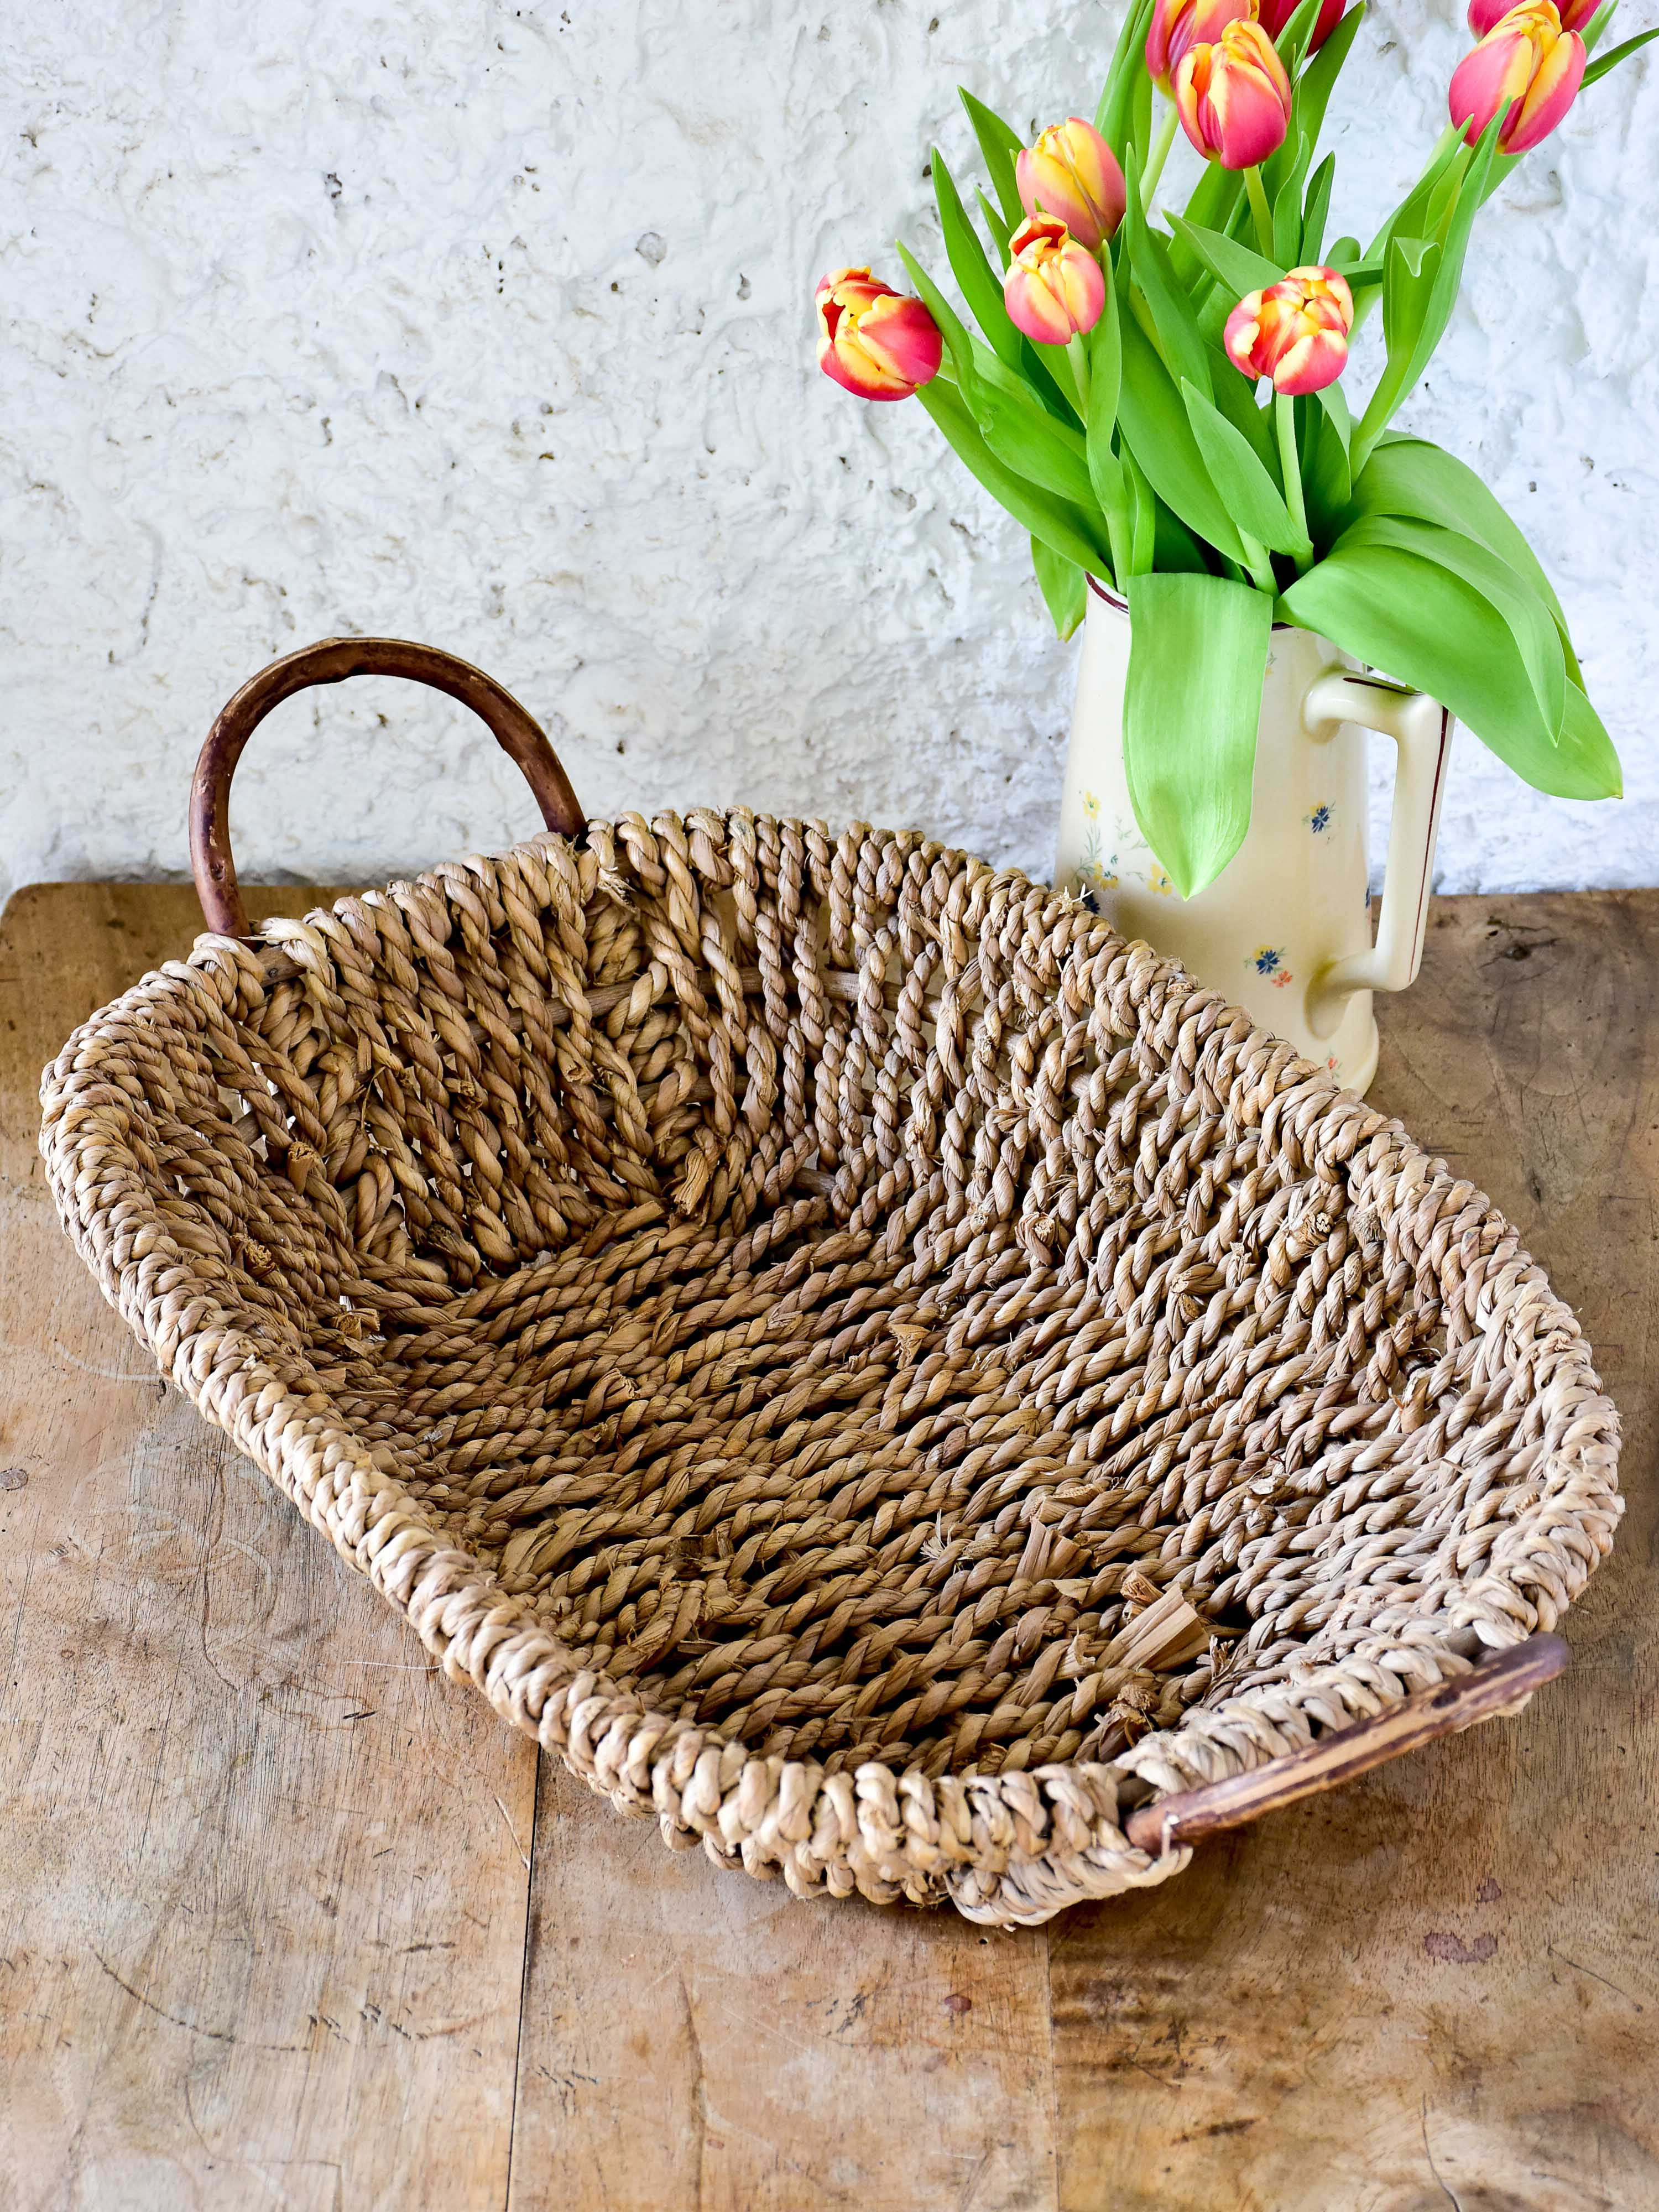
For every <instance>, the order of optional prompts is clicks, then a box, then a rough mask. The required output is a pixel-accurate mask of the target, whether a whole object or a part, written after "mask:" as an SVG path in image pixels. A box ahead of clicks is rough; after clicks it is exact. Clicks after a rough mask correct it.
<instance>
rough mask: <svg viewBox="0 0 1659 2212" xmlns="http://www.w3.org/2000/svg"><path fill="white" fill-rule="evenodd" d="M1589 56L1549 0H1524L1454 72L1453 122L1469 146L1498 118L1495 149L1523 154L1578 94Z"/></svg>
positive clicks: (1537, 141)
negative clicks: (1498, 124)
mask: <svg viewBox="0 0 1659 2212" xmlns="http://www.w3.org/2000/svg"><path fill="white" fill-rule="evenodd" d="M1587 59H1588V56H1587V55H1586V53H1585V51H1584V41H1583V40H1582V39H1581V38H1580V37H1579V35H1578V33H1577V31H1568V30H1564V29H1563V28H1562V26H1561V17H1560V15H1559V14H1558V13H1557V11H1556V8H1555V5H1554V0H1522V4H1521V5H1520V6H1519V7H1518V8H1511V9H1510V11H1509V13H1508V14H1507V15H1502V16H1500V17H1499V18H1498V21H1497V22H1496V23H1495V24H1494V25H1493V26H1492V29H1491V30H1490V31H1488V32H1487V33H1486V36H1485V38H1483V39H1482V40H1481V41H1480V45H1479V46H1477V47H1476V48H1475V50H1474V52H1473V53H1472V54H1467V55H1465V57H1464V58H1463V59H1462V61H1461V62H1460V63H1459V64H1458V65H1457V68H1456V70H1455V72H1454V73H1453V76H1452V81H1451V93H1450V97H1449V102H1448V105H1449V107H1450V109H1451V119H1452V121H1453V122H1454V123H1455V124H1456V125H1458V126H1459V127H1460V128H1461V129H1462V132H1463V135H1464V137H1466V138H1467V139H1468V141H1469V143H1470V144H1471V145H1473V144H1474V142H1475V140H1477V139H1478V138H1479V137H1480V134H1481V132H1482V131H1485V130H1486V126H1487V125H1488V124H1490V123H1491V122H1492V118H1494V117H1495V116H1501V117H1503V118H1504V120H1503V122H1502V124H1501V125H1500V126H1499V129H1498V152H1499V153H1500V154H1524V153H1526V152H1527V151H1528V149H1530V148H1531V147H1534V146H1535V145H1537V144H1538V143H1539V141H1540V140H1541V139H1543V138H1547V137H1549V135H1550V133H1551V131H1553V130H1554V128H1555V126H1556V125H1557V124H1558V123H1559V121H1560V120H1561V118H1562V117H1563V116H1564V115H1565V113H1566V112H1567V110H1568V109H1569V108H1570V107H1571V106H1572V103H1573V101H1574V100H1576V99H1577V96H1578V88H1579V86H1580V85H1581V84H1582V83H1583V77H1584V64H1585V62H1586V60H1587Z"/></svg>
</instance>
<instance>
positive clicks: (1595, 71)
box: [1580, 30, 1659, 90]
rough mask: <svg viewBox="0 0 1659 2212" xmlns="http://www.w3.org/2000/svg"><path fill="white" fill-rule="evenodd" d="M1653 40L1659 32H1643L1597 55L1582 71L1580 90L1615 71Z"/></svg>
mask: <svg viewBox="0 0 1659 2212" xmlns="http://www.w3.org/2000/svg"><path fill="white" fill-rule="evenodd" d="M1653 39H1659V30H1652V31H1643V32H1642V33H1639V35H1638V37H1636V38H1633V39H1626V41H1625V43H1624V45H1623V46H1614V47H1613V48H1612V49H1611V50H1610V51H1609V52H1607V53H1605V54H1598V55H1597V56H1596V58H1595V60H1594V61H1593V62H1592V63H1591V64H1590V65H1589V68H1588V69H1587V70H1585V71H1584V83H1583V86H1582V87H1581V88H1580V89H1581V90H1583V89H1585V88H1588V87H1589V86H1590V85H1593V84H1596V83H1599V82H1600V81H1601V78H1603V77H1604V76H1606V75H1607V71H1608V70H1616V69H1617V68H1618V66H1619V64H1620V62H1627V61H1628V60H1629V59H1630V58H1631V56H1632V54H1634V53H1639V52H1641V50H1642V48H1643V47H1644V46H1646V45H1647V44H1648V43H1649V41H1650V40H1653Z"/></svg>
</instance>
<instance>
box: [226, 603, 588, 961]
mask: <svg viewBox="0 0 1659 2212" xmlns="http://www.w3.org/2000/svg"><path fill="white" fill-rule="evenodd" d="M349 676H406V677H409V678H411V679H412V680H413V681H414V682H415V683H416V684H429V685H430V686H431V687H432V689H433V690H435V691H446V692H447V693H448V695H449V696H450V697H451V698H452V699H459V701H460V702H461V704H462V705H463V706H464V707H470V708H471V709H472V711H473V713H474V714H477V717H478V718H479V720H481V721H483V722H484V723H485V724H487V725H488V726H489V731H490V732H491V734H492V735H493V736H494V738H495V742H496V743H497V744H499V745H500V746H501V750H502V751H503V752H504V753H507V755H508V756H509V757H511V758H512V759H513V760H514V761H515V762H516V763H518V765H519V767H520V769H522V770H523V771H524V778H525V781H526V783H527V784H528V785H529V786H530V788H531V790H532V793H534V795H535V799H536V804H537V805H538V806H539V807H540V808H541V811H542V820H543V821H544V823H545V824H546V825H547V827H548V828H549V829H556V830H558V831H560V832H561V833H562V835H563V836H567V837H576V836H580V834H581V831H582V829H583V828H584V827H585V826H586V825H585V822H584V817H583V815H582V811H581V808H580V806H579V805H577V803H576V794H575V793H574V791H573V790H572V789H571V787H570V779H569V777H568V775H566V774H565V772H564V770H563V769H562V768H561V767H560V765H559V757H558V755H557V754H556V752H555V751H554V750H553V748H552V746H551V745H550V744H549V743H548V740H547V732H545V731H544V729H543V728H542V726H541V724H540V723H539V722H538V721H537V720H535V718H534V716H533V715H532V714H527V713H526V710H525V709H524V708H522V707H521V706H520V704H519V702H518V701H517V700H516V699H515V698H514V697H513V695H512V693H511V692H510V691H505V690H502V688H501V685H500V684H497V683H496V681H495V678H493V677H491V676H486V675H485V674H484V672H483V669H481V668H474V667H473V665H471V662H470V661H466V660H458V659H456V657H455V655H454V654H453V653H442V652H440V650H439V649H438V647H436V646H435V645H416V644H414V643H412V642H411V641H410V640H408V639H406V638H398V637H326V638H324V639H322V640H321V641H320V642H319V643H318V644H316V645H307V646H304V647H301V650H300V651H299V652H298V653H289V654H287V655H286V656H285V657H284V658H283V659H281V660H273V661H272V662H271V664H270V667H269V668H262V669H261V670H260V671H259V673H258V675H257V676H255V677H252V678H250V680H249V681H248V682H247V683H246V684H243V686H242V688H241V690H240V691H239V692H237V693H236V695H235V696H234V698H233V699H231V700H230V701H229V702H228V703H227V704H226V705H225V706H224V707H223V708H221V710H220V713H219V715H218V718H217V720H216V721H215V723H214V725H213V727H212V728H211V729H210V731H209V732H208V734H207V742H206V744H204V746H203V747H202V750H201V753H200V755H199V756H198V757H197V763H196V773H195V775H194V776H193V777H192V778H191V787H190V867H191V875H192V876H193V877H194V878H195V880H196V896H197V898H199V899H200V901H201V902H202V914H203V916H204V920H205V921H206V922H207V926H208V927H209V928H210V930H214V931H216V932H217V933H219V934H220V935H222V936H225V937H240V938H246V936H247V935H248V923H247V910H246V908H245V907H244V906H243V904H242V895H241V892H240V890H238V889H237V885H236V863H235V861H234V860H233V859H232V858H231V851H230V780H231V777H232V776H233V775H234V774H235V771H236V763H237V762H238V761H239V760H240V758H241V754H242V748H243V746H244V745H245V744H246V743H247V741H248V739H249V738H251V737H252V735H253V732H254V731H255V730H256V729H258V726H259V724H260V723H261V722H262V721H264V718H265V716H266V715H267V714H269V713H270V710H271V708H273V707H275V706H277V705H279V704H280V703H281V702H282V701H283V700H284V699H289V698H291V697H292V696H294V694H295V692H296V691H305V690H309V689H310V687H311V686H312V685H313V684H343V683H344V681H345V679H346V678H347V677H349Z"/></svg>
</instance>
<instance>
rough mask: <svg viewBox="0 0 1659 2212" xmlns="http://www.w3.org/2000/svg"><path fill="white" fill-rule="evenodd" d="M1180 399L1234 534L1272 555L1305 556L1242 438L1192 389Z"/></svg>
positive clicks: (1274, 488) (1303, 542)
mask: <svg viewBox="0 0 1659 2212" xmlns="http://www.w3.org/2000/svg"><path fill="white" fill-rule="evenodd" d="M1181 396H1182V399H1183V400H1184V401H1185V402H1186V405H1187V420H1188V422H1189V423H1190V424H1191V425H1192V432H1193V436H1194V439H1195V440H1196V441H1197V443H1198V450H1199V452H1200V453H1201V454H1202V455H1203V458H1204V465H1205V467H1206V469H1207V470H1208V471H1209V474H1210V481H1211V483H1213V484H1214V486H1215V488H1216V489H1217V490H1218V492H1219V493H1220V494H1221V496H1222V498H1223V499H1224V500H1225V501H1226V503H1227V512H1228V513H1230V514H1231V516H1232V519H1233V520H1234V522H1235V523H1236V524H1237V526H1238V527H1239V529H1240V530H1243V531H1245V532H1249V535H1250V536H1251V537H1252V538H1260V539H1261V543H1262V544H1264V545H1267V546H1271V547H1272V549H1273V551H1274V552H1275V553H1303V554H1305V553H1307V552H1308V551H1309V550H1310V547H1309V544H1308V541H1307V539H1306V538H1304V536H1303V534H1302V532H1300V531H1299V530H1298V529H1297V526H1296V525H1295V523H1294V522H1293V521H1292V520H1291V511H1290V509H1289V507H1286V505H1285V497H1284V494H1283V493H1282V492H1281V491H1280V490H1279V486H1278V485H1277V484H1276V483H1274V482H1273V478H1272V477H1271V476H1270V475H1269V474H1268V473H1267V470H1266V469H1265V468H1264V467H1263V466H1262V465H1261V460H1260V459H1259V458H1258V457H1257V455H1256V453H1255V451H1254V449H1253V448H1252V447H1251V446H1250V443H1249V440H1248V439H1247V438H1246V437H1245V436H1244V435H1243V432H1242V431H1240V430H1237V429H1235V428H1234V427H1233V425H1232V424H1231V422H1229V421H1228V420H1227V418H1226V416H1225V415H1223V414H1221V413H1220V412H1219V411H1218V409H1217V408H1215V407H1214V406H1212V404H1211V403H1210V401H1209V400H1207V399H1206V398H1205V397H1204V394H1203V393H1202V392H1200V390H1199V389H1198V387H1197V386H1196V385H1194V384H1191V383H1188V382H1185V381H1183V382H1182V387H1181Z"/></svg>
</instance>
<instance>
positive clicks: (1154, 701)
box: [1123, 575, 1273, 898]
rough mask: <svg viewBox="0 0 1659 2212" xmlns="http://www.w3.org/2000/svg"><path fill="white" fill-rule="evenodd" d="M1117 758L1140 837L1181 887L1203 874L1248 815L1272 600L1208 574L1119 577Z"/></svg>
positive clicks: (1239, 833)
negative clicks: (1122, 602) (1123, 650)
mask: <svg viewBox="0 0 1659 2212" xmlns="http://www.w3.org/2000/svg"><path fill="white" fill-rule="evenodd" d="M1128 597H1129V673H1128V678H1127V683H1126V684H1125V687H1124V695H1123V765H1124V770H1125V774H1126V775H1127V781H1128V786H1129V799H1130V803H1131V805H1133V808H1134V813H1135V819H1136V821H1137V822H1139V824H1140V827H1141V830H1142V832H1143V834H1144V835H1145V836H1146V842H1147V843H1148V844H1149V845H1150V846H1151V847H1152V850H1153V852H1154V853H1156V854H1157V855H1158V859H1159V860H1162V862H1163V863H1164V866H1165V868H1166V869H1167V870H1168V871H1169V873H1170V880H1171V881H1172V882H1173V883H1174V884H1175V887H1176V890H1178V891H1179V892H1180V893H1181V895H1182V897H1183V898H1191V897H1193V896H1194V894H1195V893H1197V892H1199V891H1201V890H1203V889H1204V888H1205V886H1206V884H1212V883H1213V882H1214V881H1215V878H1217V877H1218V875H1219V874H1220V873H1221V871H1222V870H1223V869H1224V868H1225V866H1226V865H1227V863H1228V861H1229V860H1231V858H1232V857H1233V854H1235V853H1236V852H1237V850H1238V848H1239V846H1240V845H1241V844H1242V843H1243V840H1244V833H1245V831H1246V830H1247V829H1249V826H1250V790H1251V782H1252V779H1253V777H1254V775H1255V735H1256V725H1257V723H1258V721H1259V720H1260V718H1261V679H1262V676H1263V673H1264V671H1265V670H1266V668H1267V643H1268V639H1269V636H1270V635H1271V633H1272V628H1273V606H1272V603H1271V602H1270V600H1269V599H1267V596H1266V594H1265V593H1263V592H1256V591H1252V590H1251V588H1250V586H1249V585H1248V584H1235V583H1230V582H1229V581H1228V580H1226V579H1225V577H1221V576H1208V575H1153V576H1133V577H1131V579H1130V580H1129V593H1128Z"/></svg>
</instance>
